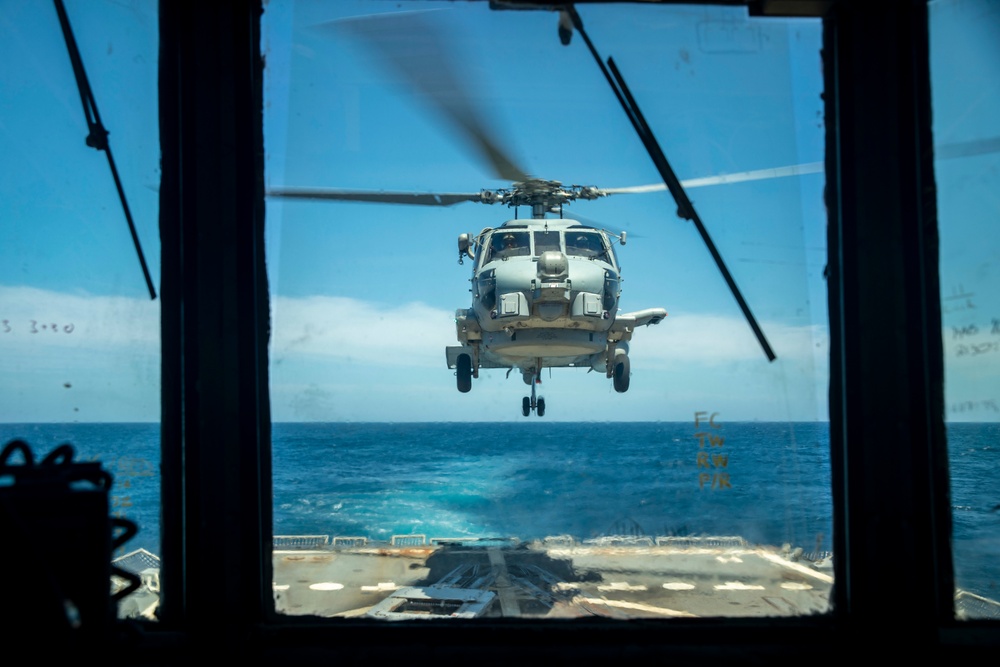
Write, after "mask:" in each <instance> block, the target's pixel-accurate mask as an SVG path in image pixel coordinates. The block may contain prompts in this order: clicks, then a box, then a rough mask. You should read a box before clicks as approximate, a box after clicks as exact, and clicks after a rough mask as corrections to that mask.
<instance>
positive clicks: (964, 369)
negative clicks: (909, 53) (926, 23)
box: [930, 0, 1000, 618]
mask: <svg viewBox="0 0 1000 667" xmlns="http://www.w3.org/2000/svg"><path fill="white" fill-rule="evenodd" d="M930 37H931V91H932V104H933V118H934V126H933V129H934V155H935V160H934V170H935V180H936V185H937V206H938V219H939V225H940V234H941V254H940V271H941V311H942V324H943V327H944V328H943V331H942V335H943V343H944V370H945V409H946V413H945V414H946V418H947V431H948V443H949V456H950V459H951V466H950V468H951V487H952V507H953V508H954V509H953V513H952V520H953V524H954V528H953V555H954V562H955V586H956V596H957V597H958V598H959V600H960V601H961V602H962V604H961V605H960V607H959V608H960V609H962V612H961V614H960V616H961V617H964V618H979V617H983V618H996V614H997V608H998V605H997V603H996V602H992V601H991V600H995V599H996V598H997V587H998V586H1000V581H998V580H997V576H996V574H995V573H996V568H995V567H992V566H991V564H993V563H996V562H997V559H998V557H1000V540H998V533H997V528H996V526H997V512H998V509H1000V505H998V502H1000V493H998V491H1000V489H998V487H997V483H996V481H995V478H996V475H995V470H996V467H997V464H998V463H1000V461H998V459H997V456H998V448H997V446H996V443H997V438H998V436H1000V424H998V422H1000V289H998V287H1000V265H998V258H1000V252H998V251H1000V230H998V228H997V224H996V222H997V216H998V213H1000V205H998V201H997V192H1000V85H998V84H1000V59H998V58H997V57H996V56H997V53H998V51H997V46H996V45H997V39H998V38H1000V8H998V7H997V6H996V5H995V4H994V3H991V2H988V1H986V0H960V1H957V2H932V3H931V4H930Z"/></svg>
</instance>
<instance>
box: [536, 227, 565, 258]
mask: <svg viewBox="0 0 1000 667" xmlns="http://www.w3.org/2000/svg"><path fill="white" fill-rule="evenodd" d="M546 250H562V248H561V247H560V244H559V232H535V252H534V255H535V257H540V256H541V254H542V253H543V252H545V251H546Z"/></svg>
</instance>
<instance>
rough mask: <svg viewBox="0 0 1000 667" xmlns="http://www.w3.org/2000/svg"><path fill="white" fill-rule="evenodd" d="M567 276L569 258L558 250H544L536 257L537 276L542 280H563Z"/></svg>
mask: <svg viewBox="0 0 1000 667" xmlns="http://www.w3.org/2000/svg"><path fill="white" fill-rule="evenodd" d="M568 276H569V260H568V259H566V255H564V254H563V253H562V252H560V251H558V250H546V251H545V252H543V253H542V255H541V256H540V257H539V258H538V278H539V280H541V281H542V282H546V283H548V282H556V281H560V280H565V279H566V278H567V277H568Z"/></svg>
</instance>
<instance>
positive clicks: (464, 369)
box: [455, 354, 472, 394]
mask: <svg viewBox="0 0 1000 667" xmlns="http://www.w3.org/2000/svg"><path fill="white" fill-rule="evenodd" d="M455 377H456V379H457V382H458V390H459V391H460V392H462V393H463V394H464V393H466V392H468V391H469V390H470V389H472V358H471V357H469V355H467V354H460V355H458V359H457V360H456V361H455Z"/></svg>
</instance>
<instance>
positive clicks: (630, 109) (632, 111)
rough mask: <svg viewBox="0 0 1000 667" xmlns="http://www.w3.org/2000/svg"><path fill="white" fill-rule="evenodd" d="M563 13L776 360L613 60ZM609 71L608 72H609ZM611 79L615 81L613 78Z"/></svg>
mask: <svg viewBox="0 0 1000 667" xmlns="http://www.w3.org/2000/svg"><path fill="white" fill-rule="evenodd" d="M563 11H565V12H566V14H567V15H568V16H569V18H570V20H571V21H572V23H573V27H574V28H576V30H577V32H579V33H580V36H581V37H583V41H584V42H586V43H587V48H588V49H590V52H591V54H593V56H594V59H595V60H596V61H597V65H598V67H600V68H601V71H602V72H603V73H604V78H606V79H607V80H608V84H609V85H610V86H611V88H612V90H614V93H615V96H616V97H617V98H618V101H619V102H620V103H621V105H622V108H623V109H624V110H625V114H626V115H627V116H628V118H629V120H630V121H632V127H634V128H635V131H636V133H637V134H638V135H639V139H640V140H642V144H643V146H645V147H646V151H647V152H648V153H649V157H650V158H651V159H652V160H653V164H654V165H656V168H657V170H658V171H659V172H660V177H661V178H663V182H664V184H665V185H666V186H667V189H668V190H670V194H672V195H673V197H674V201H675V202H677V215H678V216H680V217H681V218H684V219H685V220H690V221H691V222H693V223H694V226H695V228H697V230H698V233H699V234H701V238H702V240H703V241H704V242H705V245H706V246H707V247H708V251H709V253H711V255H712V258H713V259H714V260H715V264H716V266H718V267H719V271H721V272H722V277H723V278H724V279H725V281H726V284H727V285H729V289H730V291H731V292H732V293H733V296H734V297H735V298H736V303H738V304H739V306H740V310H742V311H743V315H744V316H745V317H746V319H747V322H748V323H749V324H750V328H751V329H753V332H754V335H755V336H757V341H758V342H759V343H760V346H761V347H762V348H763V349H764V354H765V355H767V360H768V361H774V360H775V358H776V357H775V354H774V351H773V350H772V349H771V345H770V344H769V343H768V342H767V338H765V337H764V332H763V331H762V330H761V328H760V325H759V324H757V319H756V318H755V317H754V316H753V313H752V312H751V311H750V306H748V305H747V302H746V300H745V299H744V298H743V295H742V294H741V293H740V288H739V287H737V286H736V281H735V280H734V279H733V276H732V275H731V274H730V273H729V269H728V268H726V263H725V262H723V261H722V255H720V254H719V250H718V249H717V248H716V247H715V243H714V242H713V241H712V238H711V237H710V236H709V235H708V230H707V229H705V225H704V224H703V223H702V221H701V218H700V217H698V213H697V211H695V210H694V205H693V204H692V203H691V200H690V199H688V196H687V193H686V192H685V191H684V186H682V185H681V183H680V181H679V180H678V179H677V176H676V175H675V174H674V170H673V169H671V168H670V164H669V163H668V162H667V158H666V156H665V155H664V154H663V150H662V149H661V148H660V144H659V143H658V142H657V141H656V137H654V136H653V131H652V130H651V129H650V128H649V125H647V124H646V119H645V118H644V117H643V115H642V112H641V111H640V110H639V105H638V104H636V101H635V98H633V97H632V94H631V93H630V92H629V89H628V86H626V85H625V80H624V79H623V78H622V75H621V72H619V71H618V68H617V67H616V66H615V63H614V60H612V59H611V58H608V66H607V67H605V66H604V63H603V62H602V61H601V57H600V55H598V53H597V49H595V48H594V44H593V43H592V42H591V41H590V37H589V36H588V35H587V33H586V32H585V31H584V29H583V21H582V20H580V15H579V14H577V13H576V8H575V7H573V5H568V6H567V7H566V8H565V9H564V10H563ZM563 39H564V43H566V41H568V40H566V38H565V37H564V38H563ZM609 69H610V73H609V71H608V70H609ZM612 76H613V77H614V78H612Z"/></svg>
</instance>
